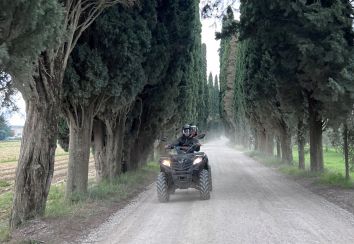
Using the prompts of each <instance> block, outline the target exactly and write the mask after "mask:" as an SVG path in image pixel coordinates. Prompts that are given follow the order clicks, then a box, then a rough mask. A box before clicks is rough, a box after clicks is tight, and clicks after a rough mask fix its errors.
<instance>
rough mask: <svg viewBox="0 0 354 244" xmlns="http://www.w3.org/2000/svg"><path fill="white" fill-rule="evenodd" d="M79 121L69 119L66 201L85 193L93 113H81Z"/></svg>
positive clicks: (89, 111)
mask: <svg viewBox="0 0 354 244" xmlns="http://www.w3.org/2000/svg"><path fill="white" fill-rule="evenodd" d="M81 116H82V117H81V118H80V120H81V121H77V120H76V119H75V118H74V117H73V116H70V117H69V128H70V140H69V164H68V179H67V183H66V194H65V197H66V199H70V198H71V197H72V196H75V194H85V193H86V192H87V182H88V168H89V160H90V145H91V135H92V123H93V111H91V110H89V109H88V110H87V111H84V112H82V114H81Z"/></svg>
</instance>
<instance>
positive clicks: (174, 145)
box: [168, 138, 181, 149]
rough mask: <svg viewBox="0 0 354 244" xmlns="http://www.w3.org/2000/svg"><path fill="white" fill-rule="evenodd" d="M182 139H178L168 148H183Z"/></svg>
mask: <svg viewBox="0 0 354 244" xmlns="http://www.w3.org/2000/svg"><path fill="white" fill-rule="evenodd" d="M180 144H181V138H178V139H177V140H175V141H174V142H172V143H171V144H169V145H168V148H170V149H173V148H175V147H177V146H181V145H180Z"/></svg>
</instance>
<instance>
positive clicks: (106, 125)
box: [93, 108, 127, 181]
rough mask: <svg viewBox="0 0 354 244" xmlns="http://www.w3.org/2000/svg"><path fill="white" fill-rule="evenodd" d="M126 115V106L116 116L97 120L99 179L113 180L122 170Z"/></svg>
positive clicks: (95, 132) (96, 136)
mask: <svg viewBox="0 0 354 244" xmlns="http://www.w3.org/2000/svg"><path fill="white" fill-rule="evenodd" d="M126 115H127V109H126V108H125V109H122V111H120V112H119V113H118V115H117V116H115V118H110V119H105V121H104V122H102V121H101V122H98V121H97V122H95V125H94V129H93V133H94V156H95V166H96V171H97V175H96V177H97V180H98V181H102V180H113V179H114V178H116V177H117V176H118V175H119V174H121V172H122V167H123V165H122V162H123V146H124V145H123V142H124V132H125V122H126ZM124 167H125V166H124Z"/></svg>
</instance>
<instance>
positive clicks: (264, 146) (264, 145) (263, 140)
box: [258, 128, 267, 153]
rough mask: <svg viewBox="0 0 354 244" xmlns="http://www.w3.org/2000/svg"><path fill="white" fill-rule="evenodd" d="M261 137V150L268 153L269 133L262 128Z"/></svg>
mask: <svg viewBox="0 0 354 244" xmlns="http://www.w3.org/2000/svg"><path fill="white" fill-rule="evenodd" d="M258 138H260V145H259V150H260V151H261V152H262V153H266V152H267V135H266V132H265V129H263V128H262V129H261V130H259V137H258Z"/></svg>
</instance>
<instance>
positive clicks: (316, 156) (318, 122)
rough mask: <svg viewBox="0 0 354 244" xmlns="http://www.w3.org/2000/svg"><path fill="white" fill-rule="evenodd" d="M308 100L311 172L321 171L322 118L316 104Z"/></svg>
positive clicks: (311, 99) (312, 100)
mask: <svg viewBox="0 0 354 244" xmlns="http://www.w3.org/2000/svg"><path fill="white" fill-rule="evenodd" d="M308 100H309V101H308V103H309V122H310V123H309V124H310V158H311V160H310V165H311V171H314V172H317V171H323V148H322V118H321V116H320V115H319V113H318V110H317V109H318V107H317V102H316V101H315V100H314V99H313V98H309V99H308Z"/></svg>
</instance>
